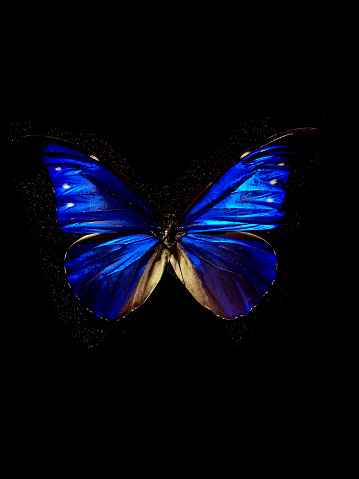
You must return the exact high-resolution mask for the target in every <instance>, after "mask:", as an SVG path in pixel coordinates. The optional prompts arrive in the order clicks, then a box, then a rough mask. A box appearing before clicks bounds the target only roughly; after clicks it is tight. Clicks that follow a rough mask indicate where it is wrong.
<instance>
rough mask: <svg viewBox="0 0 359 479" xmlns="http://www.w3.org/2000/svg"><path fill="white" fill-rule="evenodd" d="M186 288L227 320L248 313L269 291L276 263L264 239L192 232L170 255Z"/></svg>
mask: <svg viewBox="0 0 359 479" xmlns="http://www.w3.org/2000/svg"><path fill="white" fill-rule="evenodd" d="M171 264H172V266H173V268H174V270H175V272H176V273H177V275H178V277H179V278H180V279H181V281H182V282H183V284H184V285H185V286H186V288H187V289H188V290H189V291H190V292H191V293H192V295H193V296H194V297H195V298H196V299H197V301H199V302H200V303H201V304H202V305H203V306H205V307H206V308H208V309H210V310H211V311H212V312H213V313H214V314H216V315H217V316H220V317H221V318H224V319H234V318H236V317H238V316H240V315H244V314H247V313H248V312H249V311H250V310H251V309H252V308H253V306H255V305H256V304H258V303H259V302H260V300H261V298H262V296H263V294H264V293H266V292H267V291H268V289H269V288H270V285H271V284H272V282H273V281H274V279H275V276H276V266H277V260H276V257H275V254H274V252H273V250H272V248H271V247H270V246H269V244H268V243H267V242H266V241H264V240H263V239H261V238H259V237H258V236H255V235H253V234H250V233H240V232H236V231H230V232H226V233H224V232H220V233H205V234H203V233H189V234H187V235H186V236H184V237H183V238H182V239H181V242H180V243H179V244H178V245H177V248H176V250H175V251H174V252H173V254H172V256H171Z"/></svg>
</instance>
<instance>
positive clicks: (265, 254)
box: [171, 129, 315, 319]
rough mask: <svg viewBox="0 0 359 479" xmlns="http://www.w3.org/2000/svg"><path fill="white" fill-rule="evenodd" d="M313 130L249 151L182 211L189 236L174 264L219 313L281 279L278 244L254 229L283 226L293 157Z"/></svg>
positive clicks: (240, 306) (241, 306)
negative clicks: (286, 189) (276, 278)
mask: <svg viewBox="0 0 359 479" xmlns="http://www.w3.org/2000/svg"><path fill="white" fill-rule="evenodd" d="M314 131H315V130H314V129H302V130H295V131H291V132H288V133H284V134H281V135H278V136H277V137H275V138H273V139H272V140H271V141H269V142H267V143H266V144H265V145H263V146H261V147H260V148H257V149H255V150H247V151H246V152H245V153H243V154H242V155H241V156H240V158H239V159H238V160H237V161H236V162H235V163H234V164H232V165H230V166H229V168H227V169H226V170H225V171H224V172H222V173H221V174H220V175H219V176H218V177H216V178H215V179H214V180H213V181H212V182H211V183H210V185H209V186H208V187H207V188H205V190H204V191H203V192H202V193H201V194H200V195H199V197H198V198H197V199H196V200H195V202H194V203H193V204H192V205H191V206H190V207H189V208H188V210H187V211H186V212H185V214H184V215H183V219H182V223H181V225H180V226H179V229H180V231H181V232H182V234H183V236H182V237H181V239H180V240H179V241H178V243H177V247H176V249H175V251H174V252H173V254H172V256H171V264H172V266H173V268H174V270H175V271H176V273H177V275H178V276H179V278H180V279H181V281H182V282H183V283H184V285H185V286H186V287H187V289H188V290H189V291H190V292H191V293H192V295H193V296H194V297H195V298H196V299H197V300H198V301H199V302H200V303H201V304H202V305H203V306H205V307H207V308H209V309H210V310H212V311H213V312H214V313H215V314H216V315H218V316H220V317H222V318H224V319H233V318H236V317H238V316H241V315H244V314H247V313H248V312H249V311H250V310H251V309H252V308H253V307H254V306H255V305H257V304H258V303H259V302H260V301H261V298H262V296H263V295H264V294H265V293H266V292H267V291H268V290H269V288H270V286H271V284H272V282H273V281H274V279H275V277H276V268H277V260H276V257H275V254H274V251H273V249H272V248H271V247H270V245H269V244H268V243H267V242H266V241H264V240H263V239H261V238H260V237H258V236H255V235H253V234H251V233H248V232H247V231H248V230H262V229H270V228H275V227H277V226H278V225H279V222H280V220H281V218H282V216H283V211H282V204H283V200H284V196H285V192H284V189H283V185H284V184H285V182H286V180H287V179H288V176H289V162H290V160H291V159H293V158H295V157H296V155H298V154H300V153H301V151H302V148H301V141H302V139H303V137H304V136H306V135H308V134H310V133H313V132H314ZM302 146H303V145H302Z"/></svg>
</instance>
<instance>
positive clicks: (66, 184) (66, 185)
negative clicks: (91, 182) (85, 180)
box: [62, 183, 70, 190]
mask: <svg viewBox="0 0 359 479" xmlns="http://www.w3.org/2000/svg"><path fill="white" fill-rule="evenodd" d="M62 187H63V189H64V190H68V189H69V188H70V185H69V184H68V183H64V184H63V185H62Z"/></svg>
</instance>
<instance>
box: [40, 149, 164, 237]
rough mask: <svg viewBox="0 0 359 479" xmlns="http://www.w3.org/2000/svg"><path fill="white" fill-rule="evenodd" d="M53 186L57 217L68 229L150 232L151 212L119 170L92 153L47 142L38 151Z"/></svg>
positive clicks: (62, 227) (77, 230) (153, 225)
mask: <svg viewBox="0 0 359 479" xmlns="http://www.w3.org/2000/svg"><path fill="white" fill-rule="evenodd" d="M41 156H42V161H43V163H44V165H45V166H46V168H47V170H48V172H49V174H50V177H51V180H52V183H53V185H54V189H55V198H56V204H57V219H58V221H59V223H60V228H61V229H62V230H63V231H66V232H69V233H81V234H95V233H118V232H120V231H121V232H129V233H135V232H136V233H149V232H150V231H153V230H155V229H156V228H158V224H157V223H156V221H155V219H154V217H153V215H152V213H151V212H150V211H149V210H148V208H147V207H146V206H145V205H144V204H143V202H142V201H141V200H140V199H139V198H138V197H137V196H136V195H135V194H134V193H133V192H132V191H131V189H130V188H129V187H128V186H127V185H126V184H125V182H124V180H123V179H121V178H120V177H119V176H118V174H115V173H114V172H112V171H110V169H109V167H108V166H105V165H104V164H102V163H101V162H100V161H99V160H98V159H97V158H96V157H95V156H89V155H85V154H83V153H81V152H79V151H76V150H74V149H71V148H68V147H66V146H63V145H61V144H59V143H54V142H49V143H47V144H46V146H45V147H44V148H42V151H41Z"/></svg>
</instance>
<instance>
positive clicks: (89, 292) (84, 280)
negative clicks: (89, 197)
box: [65, 233, 169, 319]
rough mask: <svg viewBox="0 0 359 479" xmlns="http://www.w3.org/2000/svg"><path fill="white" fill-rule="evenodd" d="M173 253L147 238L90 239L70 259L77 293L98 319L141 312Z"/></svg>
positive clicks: (73, 250) (68, 265)
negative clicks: (140, 309)
mask: <svg viewBox="0 0 359 479" xmlns="http://www.w3.org/2000/svg"><path fill="white" fill-rule="evenodd" d="M168 259H169V250H168V249H166V248H164V247H163V246H162V244H161V243H160V242H159V241H158V240H157V239H156V238H154V237H153V236H151V235H147V234H127V233H122V234H116V235H114V234H107V235H106V234H105V235H88V236H84V237H83V238H81V239H80V240H79V241H77V242H76V243H74V244H73V245H72V246H71V248H70V249H69V251H68V253H67V255H66V261H65V265H66V274H67V278H68V281H69V283H70V285H71V286H72V288H73V291H74V293H75V294H76V295H77V296H78V297H79V298H80V299H81V300H82V302H83V303H84V304H85V305H86V306H87V307H88V308H89V309H90V310H91V311H93V312H94V313H95V314H96V316H104V317H106V318H107V319H116V318H123V317H124V316H126V315H127V314H128V313H130V312H131V311H132V310H134V309H136V308H138V307H139V306H140V305H141V304H142V303H143V302H144V301H145V300H146V299H147V298H148V296H149V295H150V294H151V292H152V291H153V289H154V288H155V286H156V285H157V283H158V281H159V280H160V278H161V276H162V273H163V271H164V268H165V266H166V264H167V262H168Z"/></svg>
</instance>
